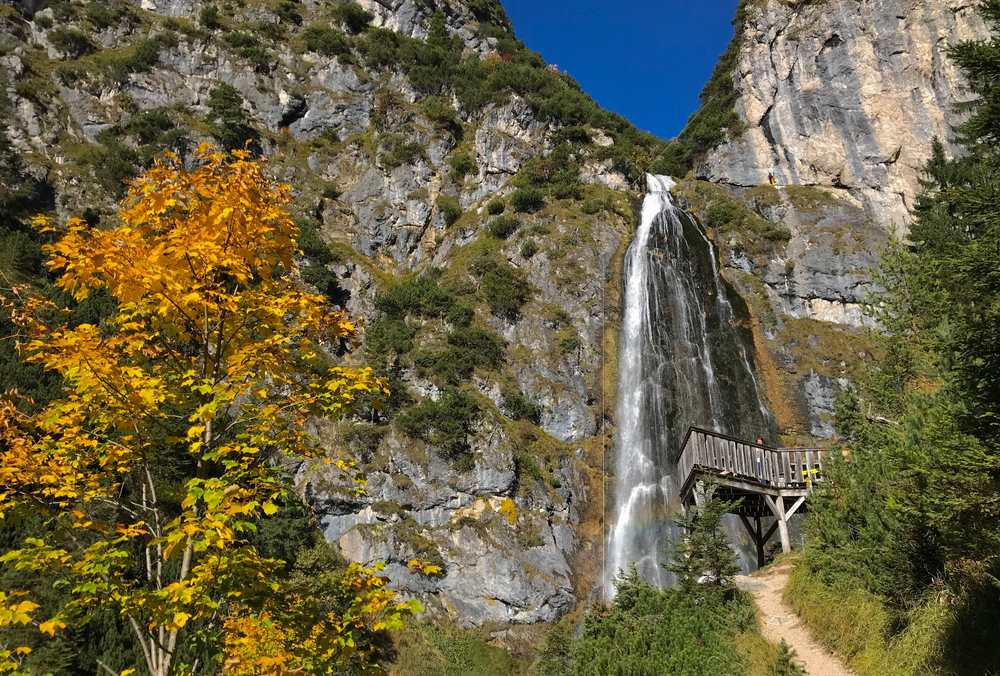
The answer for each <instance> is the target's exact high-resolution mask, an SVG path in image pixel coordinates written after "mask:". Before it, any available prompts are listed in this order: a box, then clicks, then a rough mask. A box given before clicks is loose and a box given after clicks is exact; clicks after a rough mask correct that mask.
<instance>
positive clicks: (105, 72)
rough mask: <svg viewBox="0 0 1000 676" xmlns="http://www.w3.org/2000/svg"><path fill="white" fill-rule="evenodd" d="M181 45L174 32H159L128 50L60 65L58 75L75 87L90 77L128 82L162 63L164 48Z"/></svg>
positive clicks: (115, 51)
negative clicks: (130, 78)
mask: <svg viewBox="0 0 1000 676" xmlns="http://www.w3.org/2000/svg"><path fill="white" fill-rule="evenodd" d="M177 44H178V42H177V36H175V35H173V34H172V33H159V34H157V35H154V36H153V37H150V38H145V39H143V40H140V41H138V42H136V43H134V44H131V45H128V46H127V47H121V48H118V49H104V50H101V51H99V52H97V53H95V54H91V55H89V56H87V57H85V58H82V59H80V60H79V61H77V62H73V63H64V64H60V65H59V67H58V68H57V69H56V73H57V75H58V76H59V78H60V80H62V82H63V83H64V84H67V85H72V84H75V83H76V82H77V81H79V80H80V79H82V78H84V77H85V76H87V75H99V76H102V77H104V78H105V79H106V80H108V81H109V82H113V83H121V82H124V81H125V80H126V79H127V78H128V76H129V75H131V74H133V73H146V72H149V71H150V70H152V68H153V67H154V66H155V65H156V64H157V63H158V62H159V60H160V52H161V51H162V50H163V49H172V48H174V47H176V46H177Z"/></svg>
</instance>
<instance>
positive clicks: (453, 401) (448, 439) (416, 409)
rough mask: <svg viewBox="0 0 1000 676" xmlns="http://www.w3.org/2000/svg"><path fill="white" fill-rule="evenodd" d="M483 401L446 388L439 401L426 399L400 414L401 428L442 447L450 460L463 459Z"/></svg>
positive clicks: (466, 453)
mask: <svg viewBox="0 0 1000 676" xmlns="http://www.w3.org/2000/svg"><path fill="white" fill-rule="evenodd" d="M479 414H480V410H479V404H478V403H477V402H476V399H475V397H473V396H472V395H471V394H469V393H468V392H465V391H464V390H460V389H458V388H456V387H449V388H446V389H445V390H444V391H443V392H442V393H441V396H439V397H438V399H437V401H434V400H433V399H424V400H423V401H422V402H420V403H419V404H416V405H414V406H411V407H409V408H406V409H404V410H402V411H400V412H399V415H398V416H396V425H397V426H398V427H399V429H400V430H401V431H402V432H404V433H405V434H408V435H409V436H411V437H414V438H416V439H422V440H423V441H425V442H427V443H428V444H430V445H432V446H434V447H436V448H438V449H439V450H440V451H441V453H442V455H444V456H445V457H446V458H448V459H449V460H453V461H459V460H462V459H463V457H467V456H468V453H469V434H471V432H472V427H473V425H474V424H475V422H476V420H478V418H479Z"/></svg>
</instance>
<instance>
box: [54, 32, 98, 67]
mask: <svg viewBox="0 0 1000 676" xmlns="http://www.w3.org/2000/svg"><path fill="white" fill-rule="evenodd" d="M47 37H48V39H49V42H51V43H52V46H53V47H55V48H56V50H57V51H59V52H61V53H62V54H63V55H64V56H68V57H70V58H73V59H79V58H80V57H81V56H84V55H85V54H90V53H92V52H94V51H95V50H96V49H97V46H96V45H95V44H94V42H93V40H91V39H90V37H89V36H88V35H87V34H86V33H84V32H83V31H81V30H79V29H78V28H74V27H72V26H60V27H58V28H54V29H52V30H51V31H49V33H48V36H47Z"/></svg>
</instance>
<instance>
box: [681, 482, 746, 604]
mask: <svg viewBox="0 0 1000 676" xmlns="http://www.w3.org/2000/svg"><path fill="white" fill-rule="evenodd" d="M713 493H714V487H712V486H709V487H707V488H706V490H705V502H704V504H703V505H702V506H701V507H696V508H694V509H689V510H688V511H687V513H686V514H685V515H684V516H683V517H682V518H681V519H679V520H678V521H677V525H678V526H680V528H681V530H683V531H684V536H683V537H682V538H681V539H680V540H679V541H678V543H677V545H676V547H675V552H674V557H673V562H672V563H670V564H668V565H667V566H665V567H666V568H667V570H669V571H670V572H672V573H674V574H675V575H676V576H677V580H678V583H679V584H680V588H681V590H682V591H684V592H686V593H689V594H692V595H695V596H704V595H709V596H715V595H718V596H723V595H725V594H726V593H728V592H731V591H732V589H733V588H734V587H733V576H734V575H735V574H736V573H737V572H739V567H738V566H737V565H736V561H735V557H734V554H733V550H732V549H731V548H730V547H729V541H728V539H727V537H726V534H725V533H724V532H723V530H722V515H723V514H725V513H726V512H729V511H731V510H732V509H733V508H734V507H735V506H736V503H732V502H726V501H723V500H718V499H716V498H715V497H714V496H713Z"/></svg>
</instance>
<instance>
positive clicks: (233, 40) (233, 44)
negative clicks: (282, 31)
mask: <svg viewBox="0 0 1000 676" xmlns="http://www.w3.org/2000/svg"><path fill="white" fill-rule="evenodd" d="M223 41H224V42H225V43H226V44H227V45H228V46H229V48H230V49H232V51H233V52H234V53H235V54H236V55H237V56H240V57H242V58H244V59H246V60H247V61H249V62H250V63H251V64H253V67H254V70H256V71H258V72H267V71H268V70H270V68H271V64H272V62H273V61H274V57H273V56H272V55H271V52H270V50H268V48H267V47H265V46H264V45H263V44H262V43H261V41H260V39H259V38H258V36H257V34H255V33H250V32H248V31H245V30H241V31H233V32H231V33H226V35H225V37H224V38H223Z"/></svg>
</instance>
